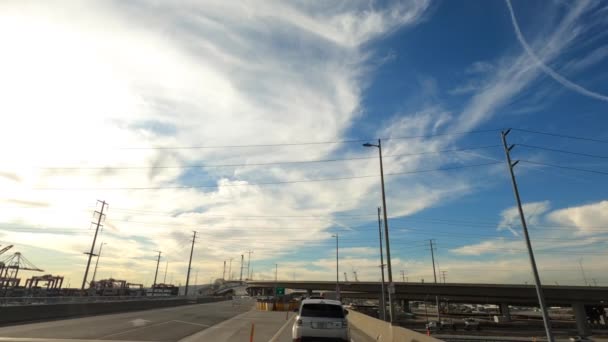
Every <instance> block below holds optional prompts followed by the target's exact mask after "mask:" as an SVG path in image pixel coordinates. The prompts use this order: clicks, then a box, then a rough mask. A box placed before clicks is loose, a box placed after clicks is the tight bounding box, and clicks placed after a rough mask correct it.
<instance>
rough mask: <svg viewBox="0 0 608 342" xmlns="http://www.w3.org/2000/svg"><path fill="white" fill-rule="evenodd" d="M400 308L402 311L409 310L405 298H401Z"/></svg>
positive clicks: (407, 301) (408, 303) (408, 302)
mask: <svg viewBox="0 0 608 342" xmlns="http://www.w3.org/2000/svg"><path fill="white" fill-rule="evenodd" d="M400 304H401V310H403V312H411V310H410V301H409V300H407V299H401V303H400Z"/></svg>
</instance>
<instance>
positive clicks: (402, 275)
mask: <svg viewBox="0 0 608 342" xmlns="http://www.w3.org/2000/svg"><path fill="white" fill-rule="evenodd" d="M401 280H402V281H403V282H404V283H405V270H401Z"/></svg>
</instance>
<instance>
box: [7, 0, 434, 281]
mask: <svg viewBox="0 0 608 342" xmlns="http://www.w3.org/2000/svg"><path fill="white" fill-rule="evenodd" d="M0 7H1V11H0V39H1V40H2V41H3V44H4V51H5V52H6V53H4V54H3V60H2V63H0V74H2V75H3V76H2V78H1V79H0V92H1V93H2V94H3V95H4V96H3V97H4V98H5V99H6V100H5V101H3V102H2V104H0V109H1V110H2V112H3V113H10V116H9V117H8V120H6V121H5V122H7V123H8V124H4V125H2V126H1V127H0V143H1V144H3V145H4V146H18V147H19V148H16V149H8V150H7V151H6V153H4V154H3V160H4V161H5V163H3V165H6V167H5V168H4V169H2V170H0V172H1V173H0V186H2V188H3V195H2V197H3V198H2V199H0V200H1V201H3V202H4V203H7V204H8V205H9V206H12V207H14V210H2V211H1V213H0V222H2V223H3V224H4V225H7V226H10V227H12V228H14V229H13V230H12V231H8V232H5V233H4V234H3V235H2V239H3V240H8V241H13V242H16V243H18V244H20V245H21V247H23V248H25V249H27V251H28V254H29V255H30V259H32V260H44V259H45V258H46V257H47V256H48V255H49V253H50V252H49V250H48V249H42V247H43V246H45V244H46V243H47V242H51V246H48V245H47V246H46V247H44V248H51V249H52V252H54V253H64V254H66V256H64V257H65V258H68V259H67V260H70V261H69V262H66V263H65V264H63V265H60V264H57V265H55V264H54V265H53V267H56V268H53V269H52V270H51V272H52V273H63V274H67V275H69V276H71V277H72V278H77V277H78V276H81V269H80V268H79V269H78V270H76V271H74V268H73V267H72V264H74V265H78V266H79V267H80V265H81V264H82V262H83V257H80V256H76V255H82V254H81V253H82V252H83V251H85V250H87V249H88V248H89V246H90V241H91V238H92V236H91V234H92V231H91V230H87V229H88V227H89V222H90V220H91V213H92V210H94V208H93V205H94V200H95V199H97V198H99V199H105V200H106V201H107V202H109V203H110V209H109V211H108V212H107V214H108V219H107V222H106V232H105V233H104V237H103V239H104V241H107V242H108V247H107V254H106V257H104V258H103V259H102V262H100V269H101V273H102V274H105V275H106V276H107V275H108V272H109V271H111V270H112V269H114V270H117V271H114V274H112V275H113V276H115V277H125V278H126V279H127V280H130V281H131V280H136V281H142V282H145V283H150V282H151V279H150V276H151V275H150V273H151V272H152V271H153V266H154V265H153V264H154V263H153V259H154V250H162V251H163V256H168V257H169V260H170V261H171V265H170V269H173V270H174V272H175V273H176V274H177V273H179V274H181V273H183V272H182V270H184V269H185V267H186V261H187V257H188V252H189V251H188V247H189V242H188V239H189V238H190V236H191V231H192V230H198V231H199V241H200V244H198V245H197V248H196V249H195V254H196V255H197V259H196V260H195V265H194V266H193V267H195V268H196V269H199V270H200V272H201V278H203V277H207V276H217V275H218V274H220V271H221V270H219V267H221V266H220V265H221V264H222V261H223V260H224V259H226V258H229V257H235V256H238V255H240V254H241V253H243V251H245V250H247V249H253V250H255V258H257V259H258V260H263V259H268V258H276V257H278V256H281V255H285V254H286V253H291V252H292V251H293V250H294V248H293V244H292V243H290V242H289V240H290V239H293V238H294V236H297V237H298V239H299V240H300V241H301V242H302V244H305V243H306V242H310V243H316V242H318V241H319V240H321V241H323V240H325V239H328V238H329V236H330V233H327V232H326V231H325V230H326V229H327V228H328V227H330V226H332V225H338V226H339V225H343V226H347V225H346V224H341V223H340V222H339V220H337V219H333V218H332V213H333V212H340V211H349V210H354V209H357V208H359V207H360V205H362V204H361V203H363V202H365V201H367V200H368V198H369V193H370V192H373V191H377V189H378V186H377V180H376V179H371V178H364V179H353V180H345V181H334V182H319V183H303V184H292V185H285V186H252V185H250V184H251V183H256V182H273V181H274V182H276V181H278V182H281V181H289V180H300V179H310V178H330V177H337V176H342V177H344V176H346V177H348V176H352V175H360V174H363V173H364V172H369V173H368V174H372V175H373V174H376V173H377V172H378V171H377V161H376V160H369V161H366V160H364V161H356V162H352V163H345V166H344V167H342V168H336V167H335V166H332V165H329V164H327V165H326V164H314V165H295V166H293V165H292V166H256V167H231V168H204V169H201V168H191V169H180V168H179V167H180V166H185V165H191V164H228V163H234V164H242V163H256V162H271V161H285V160H307V159H317V158H327V157H328V156H332V155H333V153H334V151H335V150H336V149H337V148H339V147H341V146H337V145H332V144H328V145H315V146H312V147H311V146H300V147H294V146H290V147H266V148H248V149H183V150H154V149H122V148H123V147H127V148H133V147H144V148H146V147H155V146H156V147H175V146H200V145H240V144H249V143H256V142H257V143H281V142H298V141H328V140H329V141H331V140H340V139H341V137H342V135H343V134H344V132H345V131H347V130H348V129H349V128H350V126H351V124H352V122H353V120H355V119H356V118H358V117H359V115H360V112H361V109H360V98H361V91H362V87H363V85H364V84H365V82H366V78H367V74H366V69H367V68H366V66H365V63H366V58H367V56H368V51H367V50H366V47H365V45H366V43H367V42H369V41H371V40H373V39H376V38H378V37H380V36H383V35H385V34H387V33H390V32H392V31H394V30H396V29H399V28H402V27H406V26H408V25H413V24H415V23H417V22H418V21H419V20H421V18H422V16H423V14H424V12H425V10H426V8H427V7H428V1H426V0H424V1H422V0H421V1H411V2H408V3H404V4H395V5H391V6H389V7H383V8H378V9H373V8H369V7H368V2H367V1H359V2H349V3H348V4H346V3H344V4H341V5H332V4H321V3H319V4H307V3H301V4H298V3H295V4H287V3H285V2H279V1H277V2H272V3H270V2H264V3H258V2H255V3H254V2H244V3H233V2H225V1H208V2H206V3H205V5H204V6H201V4H200V3H199V2H183V3H180V4H179V5H177V4H174V3H158V4H154V5H151V4H149V3H145V2H129V3H123V2H113V3H98V4H87V5H83V4H80V3H71V4H66V5H65V6H62V10H61V11H56V10H55V8H54V7H53V6H48V5H47V4H45V3H37V4H27V5H26V4H21V3H2V4H1V5H0ZM33 99H35V100H33ZM364 152H366V151H361V152H360V153H364ZM356 154H357V155H360V154H359V153H356ZM166 165H174V166H177V168H156V169H150V170H146V169H123V170H116V169H110V168H107V169H104V168H103V167H104V166H111V167H130V166H142V167H144V168H145V167H151V166H166ZM395 165H398V164H395ZM45 166H59V167H66V166H67V167H71V166H73V167H76V169H45V168H41V167H45ZM98 166H100V167H101V168H99V169H77V168H78V167H98ZM183 184H203V185H217V188H215V189H213V188H210V189H201V190H196V189H166V190H151V191H135V190H131V191H129V190H105V189H106V188H120V187H164V186H179V185H183ZM38 188H86V189H88V190H77V191H72V190H40V189H38ZM345 188H347V189H352V191H350V193H349V197H348V200H345V199H344V196H343V191H344V189H345ZM32 203H48V207H46V208H44V207H42V208H36V209H25V208H20V207H23V206H25V207H32V205H31V204H32ZM34 207H36V206H35V205H34ZM125 209H126V210H125ZM269 214H270V215H272V214H275V215H284V216H285V217H284V218H279V217H267V216H268V215H269ZM302 215H304V216H306V215H325V216H327V219H326V220H317V221H311V222H304V223H302V220H297V219H290V216H292V217H297V216H302ZM32 227H33V228H36V229H38V230H39V231H45V232H46V231H47V230H48V231H49V232H51V231H52V233H56V234H48V236H47V235H39V232H38V231H36V232H33V231H32V230H31V229H33V228H32ZM21 228H28V229H30V230H29V231H26V230H23V231H21V232H19V231H16V230H19V229H21ZM66 229H69V230H70V231H77V232H78V234H76V235H66V234H65V230H66ZM285 232H288V233H287V234H286V233H285ZM42 237H44V239H43V238H42ZM47 237H48V239H47ZM47 240H48V241H47ZM21 247H20V248H21ZM38 264H40V262H38ZM133 270H137V271H135V272H134V271H133Z"/></svg>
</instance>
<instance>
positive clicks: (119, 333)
mask: <svg viewBox="0 0 608 342" xmlns="http://www.w3.org/2000/svg"><path fill="white" fill-rule="evenodd" d="M171 322H173V321H166V322H160V323H156V324H150V325H146V326H145V327H138V328H133V329H129V330H125V331H121V332H117V333H114V334H110V335H105V336H101V337H98V338H97V339H98V340H103V339H105V338H108V337H112V336H116V335H122V334H126V333H130V332H132V331H136V330H140V329H145V328H151V327H156V326H159V325H163V324H167V323H171Z"/></svg>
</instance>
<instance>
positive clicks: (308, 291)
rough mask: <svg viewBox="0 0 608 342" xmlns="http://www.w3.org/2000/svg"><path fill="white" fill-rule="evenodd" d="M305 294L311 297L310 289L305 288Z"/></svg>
mask: <svg viewBox="0 0 608 342" xmlns="http://www.w3.org/2000/svg"><path fill="white" fill-rule="evenodd" d="M306 294H307V295H308V297H312V290H311V289H308V290H306Z"/></svg>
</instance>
